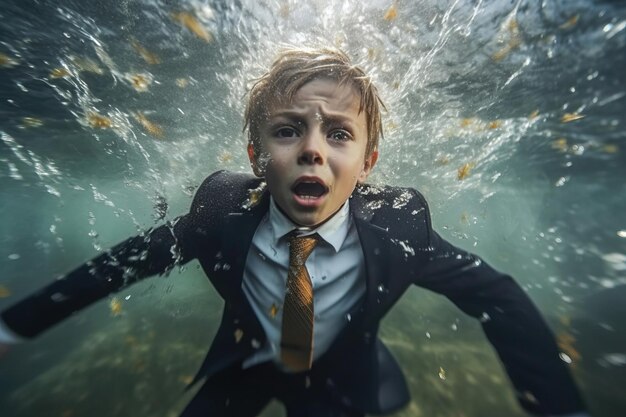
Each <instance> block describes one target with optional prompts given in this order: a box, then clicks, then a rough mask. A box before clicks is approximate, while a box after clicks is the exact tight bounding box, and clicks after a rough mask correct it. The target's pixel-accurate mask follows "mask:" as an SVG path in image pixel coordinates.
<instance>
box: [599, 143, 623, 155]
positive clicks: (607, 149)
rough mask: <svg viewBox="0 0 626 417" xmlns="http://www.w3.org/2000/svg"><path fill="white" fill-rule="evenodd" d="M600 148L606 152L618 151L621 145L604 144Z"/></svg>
mask: <svg viewBox="0 0 626 417" xmlns="http://www.w3.org/2000/svg"><path fill="white" fill-rule="evenodd" d="M600 150H601V151H602V152H604V153H617V152H618V151H619V147H618V146H617V145H603V146H602V147H601V148H600Z"/></svg>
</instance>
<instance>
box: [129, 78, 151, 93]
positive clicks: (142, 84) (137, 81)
mask: <svg viewBox="0 0 626 417" xmlns="http://www.w3.org/2000/svg"><path fill="white" fill-rule="evenodd" d="M126 79H127V80H128V81H129V82H130V85H131V86H132V87H133V88H134V89H135V90H136V91H139V92H140V93H145V92H146V91H148V87H149V86H150V84H152V76H151V75H150V74H126Z"/></svg>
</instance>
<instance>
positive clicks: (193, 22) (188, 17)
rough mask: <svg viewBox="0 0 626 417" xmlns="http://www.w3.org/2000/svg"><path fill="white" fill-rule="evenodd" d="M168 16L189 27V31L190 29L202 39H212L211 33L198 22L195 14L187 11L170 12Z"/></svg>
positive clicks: (210, 40)
mask: <svg viewBox="0 0 626 417" xmlns="http://www.w3.org/2000/svg"><path fill="white" fill-rule="evenodd" d="M170 16H171V17H172V19H174V20H175V21H176V22H178V23H180V24H181V25H182V26H184V27H186V28H187V29H189V31H191V32H192V33H193V34H194V35H196V36H197V37H199V38H200V39H202V40H204V41H205V42H212V41H213V35H212V34H211V33H210V32H208V31H207V30H206V29H205V28H204V26H202V23H200V22H199V21H198V19H197V18H196V16H194V15H193V14H191V13H189V12H178V13H172V14H171V15H170Z"/></svg>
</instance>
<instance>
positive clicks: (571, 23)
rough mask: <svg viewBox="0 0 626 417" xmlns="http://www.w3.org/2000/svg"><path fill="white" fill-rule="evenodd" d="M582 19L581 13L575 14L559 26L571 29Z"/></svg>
mask: <svg viewBox="0 0 626 417" xmlns="http://www.w3.org/2000/svg"><path fill="white" fill-rule="evenodd" d="M579 19H580V15H575V16H572V17H570V18H569V19H567V21H566V22H565V23H563V24H562V25H561V26H559V29H563V30H565V29H570V28H573V27H574V26H576V24H577V23H578V20H579Z"/></svg>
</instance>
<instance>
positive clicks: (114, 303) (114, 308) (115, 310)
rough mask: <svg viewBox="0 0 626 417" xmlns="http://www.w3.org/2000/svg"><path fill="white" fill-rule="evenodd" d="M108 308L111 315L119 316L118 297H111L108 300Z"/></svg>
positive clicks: (120, 309)
mask: <svg viewBox="0 0 626 417" xmlns="http://www.w3.org/2000/svg"><path fill="white" fill-rule="evenodd" d="M109 310H111V315H112V316H119V315H120V314H122V302H121V301H120V299H119V298H117V297H113V298H112V299H111V301H110V302H109Z"/></svg>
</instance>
